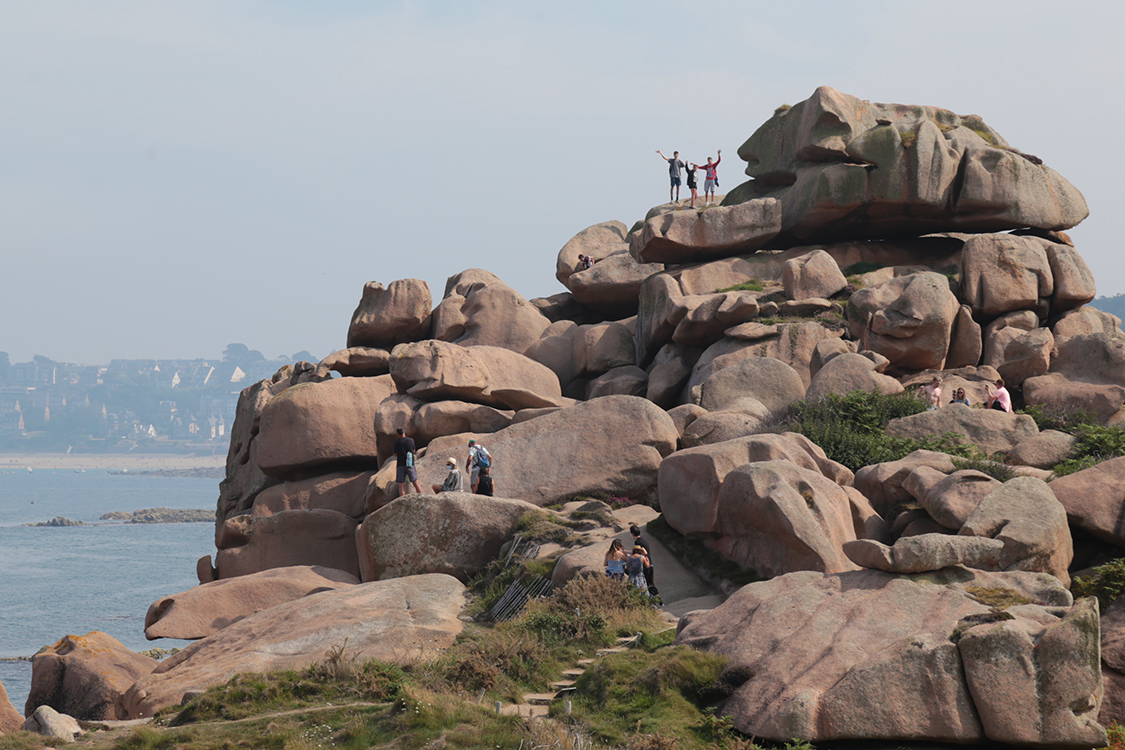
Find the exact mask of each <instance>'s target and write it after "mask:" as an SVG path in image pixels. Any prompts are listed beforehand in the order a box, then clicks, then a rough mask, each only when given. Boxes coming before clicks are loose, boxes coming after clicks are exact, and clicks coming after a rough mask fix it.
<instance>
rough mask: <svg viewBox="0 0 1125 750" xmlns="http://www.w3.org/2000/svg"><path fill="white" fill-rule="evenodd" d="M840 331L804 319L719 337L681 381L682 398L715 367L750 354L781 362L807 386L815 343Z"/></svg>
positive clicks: (734, 361) (717, 367)
mask: <svg viewBox="0 0 1125 750" xmlns="http://www.w3.org/2000/svg"><path fill="white" fill-rule="evenodd" d="M842 335H843V331H841V330H838V329H836V328H833V327H831V326H827V325H822V324H821V323H820V322H819V321H815V320H804V321H800V322H793V323H783V324H780V325H777V326H772V327H770V328H769V330H766V331H762V332H761V335H760V336H758V335H756V336H755V337H754V338H753V339H749V340H747V339H742V338H733V337H730V336H728V337H725V338H723V339H720V340H719V341H717V342H715V343H714V344H712V345H711V346H709V347H707V348H706V349H704V350H703V353H702V354H701V355H699V359H698V360H697V361H696V363H695V366H694V367H692V370H691V375H690V376H689V377H688V381H687V383H685V384H684V393H685V399H684V400H685V401H686V400H690V398H691V393H692V391H693V389H695V388H696V387H697V386H699V385H700V384H701V383H703V382H704V381H705V380H707V379H708V378H710V377H711V375H713V374H714V373H715V372H716V371H717V370H720V369H722V368H724V367H730V366H731V365H734V364H735V363H737V362H739V361H740V360H743V359H749V358H751V357H765V358H767V359H776V360H780V361H781V362H784V363H785V364H787V365H789V366H790V367H792V368H793V369H794V370H795V371H796V372H797V375H798V376H800V378H801V383H802V384H803V385H804V386H805V387H806V388H808V385H809V383H810V382H811V380H812V378H811V375H810V372H811V369H810V367H809V364H810V363H811V361H812V359H813V354H814V352H815V351H816V347H817V345H818V344H819V343H820V342H821V341H823V340H825V339H838V338H840V337H841V336H842Z"/></svg>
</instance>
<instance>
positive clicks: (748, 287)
mask: <svg viewBox="0 0 1125 750" xmlns="http://www.w3.org/2000/svg"><path fill="white" fill-rule="evenodd" d="M765 289H766V288H765V286H763V284H762V282H760V281H758V280H757V279H750V280H749V281H744V282H743V283H741V284H735V285H734V286H728V287H725V288H723V289H716V290H715V293H716V294H721V293H722V292H763V291H765Z"/></svg>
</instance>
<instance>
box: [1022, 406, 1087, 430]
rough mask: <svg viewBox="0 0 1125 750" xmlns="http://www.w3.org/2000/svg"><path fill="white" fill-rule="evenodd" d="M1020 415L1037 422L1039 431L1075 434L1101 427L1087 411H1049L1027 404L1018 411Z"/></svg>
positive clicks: (1045, 408) (1044, 407)
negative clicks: (1081, 429) (1087, 428)
mask: <svg viewBox="0 0 1125 750" xmlns="http://www.w3.org/2000/svg"><path fill="white" fill-rule="evenodd" d="M1016 411H1017V412H1019V413H1020V414H1026V415H1028V416H1029V417H1031V418H1032V419H1034V420H1035V426H1036V427H1038V428H1039V431H1040V432H1042V431H1043V430H1058V431H1059V432H1068V433H1071V434H1074V432H1075V430H1077V429H1079V428H1081V427H1086V426H1090V425H1094V426H1097V425H1100V424H1101V422H1100V420H1099V419H1098V418H1097V417H1096V416H1095V415H1094V414H1092V413H1090V412H1088V411H1086V410H1085V409H1063V410H1056V409H1049V408H1047V407H1046V406H1043V405H1042V404H1027V405H1026V406H1024V407H1023V408H1022V409H1017V410H1016Z"/></svg>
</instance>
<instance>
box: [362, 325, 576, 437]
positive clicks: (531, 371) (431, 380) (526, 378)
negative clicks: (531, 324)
mask: <svg viewBox="0 0 1125 750" xmlns="http://www.w3.org/2000/svg"><path fill="white" fill-rule="evenodd" d="M525 348H526V347H525ZM391 377H392V378H393V379H394V383H395V385H396V386H397V387H398V390H399V393H402V394H405V395H408V396H413V397H414V398H417V399H420V400H422V401H442V400H451V399H452V400H459V401H469V402H472V403H477V404H485V405H486V406H495V407H497V408H501V409H503V408H518V406H517V405H515V404H512V405H510V404H511V402H512V401H513V399H512V398H511V397H508V398H504V397H502V396H503V392H504V391H528V392H531V393H533V394H535V395H536V396H539V397H540V398H542V399H545V400H547V401H550V402H559V401H560V400H561V398H562V390H561V388H560V387H559V379H558V376H556V375H555V373H553V372H551V370H550V369H548V368H547V367H545V366H543V365H541V364H539V363H538V362H535V361H534V360H531V359H528V358H527V357H525V356H523V355H522V354H518V353H516V352H514V351H511V350H508V349H505V348H502V347H496V346H471V347H470V346H459V345H457V344H449V343H445V342H442V341H422V342H419V343H415V344H404V345H402V346H397V347H395V349H394V350H393V351H392V352H391ZM498 392H500V393H498ZM545 405H548V404H544V406H545ZM554 405H558V404H557V403H556V404H554ZM368 424H370V422H369V423H368Z"/></svg>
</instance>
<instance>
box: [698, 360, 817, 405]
mask: <svg viewBox="0 0 1125 750" xmlns="http://www.w3.org/2000/svg"><path fill="white" fill-rule="evenodd" d="M696 395H698V398H693V401H695V402H696V403H698V404H699V405H700V406H702V407H703V408H704V409H707V410H708V411H720V410H722V409H725V408H727V407H729V406H731V405H732V404H734V403H735V402H736V401H738V400H739V399H744V398H752V399H756V400H757V401H759V402H761V403H762V405H764V406H765V407H766V410H767V413H769V414H775V415H776V414H781V413H783V412H784V411H785V410H786V409H787V408H788V407H789V405H790V404H792V403H793V402H794V401H799V400H801V399H802V398H804V396H805V384H804V383H803V382H801V376H800V375H798V374H797V371H796V370H794V369H793V368H792V367H790V366H789V365H787V364H785V363H784V362H782V361H780V360H776V359H770V358H768V357H747V358H745V359H742V360H739V361H738V362H736V363H734V364H732V365H731V366H730V367H723V368H721V369H717V370H715V371H714V372H713V374H712V375H711V376H710V377H709V378H707V379H706V380H704V381H703V382H702V383H701V384H700V385H699V386H698V391H696V392H693V393H692V396H693V397H694V396H696Z"/></svg>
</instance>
